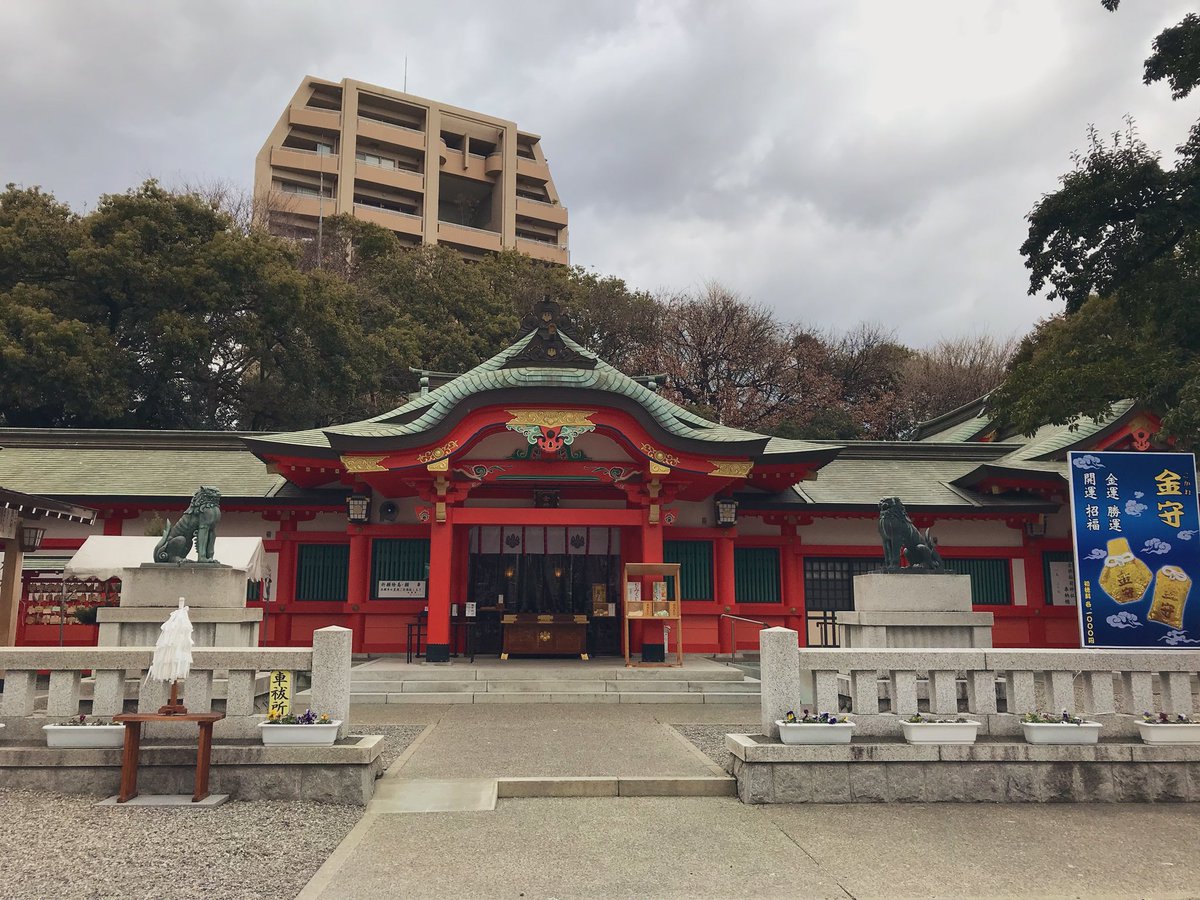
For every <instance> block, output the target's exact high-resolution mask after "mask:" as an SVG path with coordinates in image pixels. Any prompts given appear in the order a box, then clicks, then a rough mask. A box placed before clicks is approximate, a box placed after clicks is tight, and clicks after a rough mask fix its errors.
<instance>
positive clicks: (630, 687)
mask: <svg viewBox="0 0 1200 900" xmlns="http://www.w3.org/2000/svg"><path fill="white" fill-rule="evenodd" d="M350 692H351V693H352V694H378V693H383V694H456V693H462V694H477V693H489V694H494V693H535V694H536V693H548V694H606V693H618V694H626V693H639V694H661V693H672V694H683V693H692V692H700V693H721V694H755V695H757V694H758V693H759V683H758V682H757V681H753V680H748V681H542V680H532V679H530V680H522V681H408V680H395V681H357V680H355V681H352V682H351V683H350Z"/></svg>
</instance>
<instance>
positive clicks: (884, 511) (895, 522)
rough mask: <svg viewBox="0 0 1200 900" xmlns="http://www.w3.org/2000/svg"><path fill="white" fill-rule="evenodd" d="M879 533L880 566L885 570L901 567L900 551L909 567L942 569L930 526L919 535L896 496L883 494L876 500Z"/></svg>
mask: <svg viewBox="0 0 1200 900" xmlns="http://www.w3.org/2000/svg"><path fill="white" fill-rule="evenodd" d="M879 536H880V537H881V538H883V566H884V568H885V569H899V568H900V552H901V551H904V557H905V559H907V560H908V566H909V568H911V569H925V570H939V569H943V568H944V566H943V565H942V558H941V557H940V556H939V555H938V552H937V541H935V540H934V539H933V536H932V535H930V533H929V529H928V528H926V529H925V533H924V534H922V533H921V532H920V531H918V530H917V526H916V525H914V524H913V523H912V519H910V518H909V517H908V513H907V512H905V510H904V504H903V503H902V502H900V498H899V497H885V498H884V499H883V500H880V501H879Z"/></svg>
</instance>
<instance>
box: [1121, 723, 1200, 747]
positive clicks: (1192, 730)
mask: <svg viewBox="0 0 1200 900" xmlns="http://www.w3.org/2000/svg"><path fill="white" fill-rule="evenodd" d="M1137 727H1138V732H1139V733H1140V734H1141V736H1142V743H1143V744H1200V722H1189V723H1187V724H1179V725H1159V724H1157V723H1155V722H1138V723H1137Z"/></svg>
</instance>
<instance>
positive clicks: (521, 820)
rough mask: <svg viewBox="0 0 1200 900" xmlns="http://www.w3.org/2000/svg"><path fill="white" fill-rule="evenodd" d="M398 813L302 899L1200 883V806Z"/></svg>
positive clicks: (1118, 891)
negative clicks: (414, 817) (403, 819)
mask: <svg viewBox="0 0 1200 900" xmlns="http://www.w3.org/2000/svg"><path fill="white" fill-rule="evenodd" d="M395 821H396V820H395V817H392V816H376V817H367V818H366V819H364V820H363V823H362V825H361V832H360V835H359V839H358V840H357V841H355V842H354V846H353V847H349V848H345V852H342V850H343V848H339V851H338V853H336V854H335V857H337V859H336V860H335V859H334V858H332V857H331V862H336V865H334V866H331V867H330V868H329V870H328V871H327V870H326V869H323V870H322V874H323V875H324V876H325V877H324V878H320V877H319V878H316V879H314V880H313V882H311V883H310V886H309V888H306V889H305V891H304V892H303V893H301V895H300V900H314V898H318V897H320V898H324V900H342V898H345V897H354V898H363V900H370V898H376V897H378V898H384V897H393V896H397V895H398V892H399V891H400V890H401V888H400V886H403V887H402V892H403V895H404V896H405V897H417V898H426V897H429V898H433V897H455V898H457V897H477V896H478V897H484V896H486V897H514V898H515V897H519V896H522V895H523V896H525V897H563V898H566V897H595V898H625V897H656V898H676V897H723V898H724V897H728V898H743V897H745V898H766V897H784V896H804V897H816V898H826V897H838V898H842V900H844V898H846V897H847V896H852V897H855V898H860V900H866V898H875V897H887V898H892V897H1088V898H1100V897H1156V898H1174V897H1189V896H1195V894H1196V892H1195V890H1194V887H1195V885H1196V884H1197V882H1198V881H1200V856H1197V855H1196V854H1195V852H1194V848H1195V847H1196V846H1197V845H1200V811H1193V810H1191V809H1190V808H1184V807H1170V808H1162V807H1153V806H1144V805H1138V804H1135V805H1128V806H1121V807H1115V806H1110V805H1104V804H1098V805H1059V806H1021V805H1007V804H987V805H981V804H940V805H937V806H934V805H929V806H920V805H908V806H899V807H898V806H888V805H874V806H870V807H866V806H780V807H770V808H762V807H748V806H742V805H741V804H739V803H738V802H737V801H736V800H733V799H725V798H695V799H692V798H636V797H624V798H622V797H593V798H579V799H576V798H561V799H543V800H501V801H500V802H499V803H498V804H497V806H496V809H495V811H493V812H490V813H489V812H480V813H451V814H446V815H438V816H429V817H424V818H422V819H421V827H420V828H411V827H397V825H396V824H395ZM356 830H358V829H356ZM349 843H350V841H349V839H348V840H347V844H349ZM343 847H345V845H343ZM481 847H487V848H492V851H493V852H490V853H488V857H487V861H486V864H483V862H482V861H481V859H480V856H479V848H481ZM1114 848H1119V850H1118V851H1116V852H1114Z"/></svg>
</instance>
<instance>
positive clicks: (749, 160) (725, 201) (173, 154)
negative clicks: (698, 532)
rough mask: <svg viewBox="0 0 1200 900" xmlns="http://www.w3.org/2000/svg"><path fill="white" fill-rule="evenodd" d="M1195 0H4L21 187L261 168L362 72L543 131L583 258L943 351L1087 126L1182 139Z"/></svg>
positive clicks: (975, 327) (75, 191)
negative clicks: (1172, 56)
mask: <svg viewBox="0 0 1200 900" xmlns="http://www.w3.org/2000/svg"><path fill="white" fill-rule="evenodd" d="M1186 11H1187V4H1183V3H1176V2H1160V0H1155V2H1141V3H1135V2H1133V0H1126V2H1125V4H1124V5H1123V7H1122V9H1121V10H1120V11H1119V12H1118V13H1115V14H1110V13H1107V12H1105V11H1104V10H1103V9H1102V8H1101V7H1100V3H1099V0H1071V2H1067V0H1053V2H1052V0H1003V2H982V0H977V2H968V0H945V2H903V3H901V2H894V0H888V2H884V0H873V2H865V0H858V2H849V0H837V2H834V0H829V2H799V0H778V2H748V0H736V2H734V0H723V2H716V0H708V2H687V0H643V2H632V0H629V2H625V0H572V2H562V0H560V2H551V0H545V2H533V0H528V2H517V0H505V2H502V3H494V2H482V0H479V2H475V0H470V2H449V0H444V2H432V3H431V2H423V3H407V2H398V0H389V2H371V0H355V2H352V3H343V2H338V3H333V2H322V3H318V2H308V0H286V2H283V0H279V2H262V0H257V2H244V0H205V2H190V0H189V2H169V0H156V2H153V3H151V2H148V0H147V2H140V3H135V2H104V0H88V2H67V0H36V2H34V0H8V2H4V3H3V4H0V77H2V83H3V84H4V90H3V92H2V93H0V129H2V133H0V183H3V182H8V181H14V182H17V183H19V184H24V185H34V184H39V185H42V186H43V187H44V188H45V189H47V190H49V191H51V192H53V193H54V194H56V195H57V196H58V197H59V198H60V199H63V200H66V201H68V202H70V203H71V204H72V205H74V206H76V207H77V208H79V209H85V208H87V207H88V206H89V205H94V203H95V199H96V198H97V197H98V196H99V195H100V194H102V193H106V192H112V191H122V190H125V189H127V188H128V187H130V186H131V185H133V184H136V183H138V182H140V181H141V180H142V179H144V178H146V177H149V176H156V177H159V178H161V179H163V180H164V181H167V182H168V183H178V182H180V181H185V180H186V181H191V182H195V181H202V180H212V179H228V180H231V181H234V182H237V183H239V184H242V185H245V186H246V187H247V188H248V187H250V185H251V183H252V181H253V163H254V156H255V154H256V153H257V152H258V150H259V148H260V147H261V145H262V143H263V141H264V139H265V138H266V136H267V133H268V131H269V130H270V128H271V127H272V125H273V124H274V122H275V120H276V119H277V118H278V116H279V114H280V112H281V111H282V110H283V108H284V106H285V104H286V103H287V101H288V99H289V98H290V97H291V95H292V93H293V92H294V91H295V89H296V87H297V86H298V85H299V83H300V80H301V79H302V78H303V76H304V75H306V74H310V75H317V76H320V77H323V78H328V79H331V80H340V79H341V78H344V77H351V78H358V79H361V80H364V81H369V82H373V83H376V84H380V85H384V86H387V87H391V88H397V89H400V88H403V85H404V66H405V57H407V60H408V90H409V91H410V92H411V93H415V94H420V95H422V96H426V97H430V98H434V99H437V100H442V101H445V102H448V103H452V104H455V105H457V106H462V107H466V108H468V109H473V110H477V111H480V112H484V113H488V114H491V115H496V116H500V117H503V118H508V119H512V120H514V121H516V122H517V124H518V125H519V126H520V127H521V128H523V129H526V130H529V131H533V132H536V133H538V134H540V135H542V139H543V149H544V150H545V153H546V155H547V157H548V159H549V161H550V166H551V172H552V174H553V176H554V180H555V183H556V185H557V187H558V190H559V194H560V196H561V197H562V198H563V202H564V203H565V205H566V206H567V207H568V209H569V211H570V243H571V259H572V262H574V263H576V264H579V265H582V266H585V267H588V268H591V269H595V270H597V271H599V272H601V273H604V274H611V275H618V276H621V277H623V278H625V279H626V280H627V281H628V282H629V283H630V284H631V285H632V286H634V287H638V288H645V289H648V290H656V291H657V290H664V291H676V290H687V289H690V288H695V287H697V286H699V285H700V284H702V283H703V282H704V281H705V280H708V279H716V280H719V281H721V282H723V283H724V284H725V285H727V286H728V287H730V288H732V289H734V290H736V291H738V292H739V293H741V294H742V295H743V296H745V297H747V298H749V299H752V300H755V301H759V302H762V303H766V304H768V305H770V306H771V307H773V308H774V309H775V310H776V311H777V313H778V315H779V316H780V317H781V318H783V319H785V320H788V321H802V322H806V323H809V324H812V325H816V326H821V327H826V328H833V329H841V328H846V327H849V326H852V325H853V324H855V323H856V322H858V321H861V320H873V321H879V322H883V323H885V324H887V325H889V326H891V327H893V328H895V329H896V331H897V333H898V335H899V336H900V338H901V339H903V340H906V341H908V342H910V343H913V344H925V343H929V342H931V341H932V340H935V339H937V338H939V337H943V336H952V335H958V334H963V333H968V332H975V331H988V332H991V333H995V334H997V335H1009V334H1023V333H1024V332H1026V331H1028V330H1029V328H1030V327H1031V326H1032V325H1033V324H1034V322H1035V321H1036V320H1037V319H1038V318H1039V317H1042V316H1045V315H1048V314H1050V313H1052V312H1054V311H1055V307H1054V306H1053V304H1051V303H1049V302H1047V301H1046V300H1044V299H1042V298H1037V297H1029V296H1027V295H1026V289H1027V277H1026V270H1025V268H1024V266H1023V261H1022V259H1021V257H1020V255H1019V254H1018V252H1017V248H1018V247H1019V246H1020V244H1021V242H1022V240H1023V239H1024V235H1025V223H1024V218H1023V217H1024V215H1025V214H1026V213H1027V212H1028V211H1029V209H1030V207H1031V206H1032V205H1033V203H1034V202H1035V201H1036V200H1037V198H1038V197H1039V196H1040V195H1041V194H1042V193H1044V192H1047V191H1050V190H1053V189H1054V187H1055V184H1056V180H1057V178H1058V176H1059V175H1060V174H1062V173H1063V172H1064V171H1066V170H1067V169H1068V168H1069V165H1070V162H1069V155H1070V153H1071V151H1072V150H1074V149H1078V148H1080V147H1082V146H1083V145H1084V141H1085V137H1084V136H1085V129H1086V127H1087V125H1088V123H1094V124H1095V125H1096V126H1097V127H1098V128H1100V129H1101V131H1104V132H1111V131H1114V130H1116V129H1119V128H1121V127H1122V117H1123V116H1125V115H1126V114H1129V115H1132V116H1133V117H1134V118H1135V119H1136V121H1137V124H1138V129H1139V131H1140V133H1141V135H1142V137H1143V138H1144V139H1145V140H1146V141H1147V143H1149V144H1150V146H1152V147H1155V148H1158V149H1161V150H1163V151H1164V152H1166V153H1168V154H1169V153H1170V151H1171V149H1172V148H1173V147H1174V146H1175V145H1176V144H1178V143H1180V142H1181V141H1182V140H1183V138H1184V136H1185V133H1186V130H1187V127H1188V125H1189V124H1190V123H1191V122H1192V121H1194V120H1195V119H1196V118H1197V110H1196V102H1195V100H1194V99H1189V100H1185V101H1181V102H1175V103H1173V102H1172V101H1171V100H1170V96H1169V90H1168V89H1167V88H1166V87H1164V86H1163V85H1161V84H1160V85H1156V86H1154V87H1145V86H1143V85H1142V83H1141V68H1142V61H1143V60H1144V58H1145V57H1146V56H1147V54H1148V53H1149V50H1150V43H1151V41H1152V39H1153V37H1154V36H1155V35H1156V34H1157V33H1158V32H1159V31H1160V30H1161V29H1162V28H1163V27H1164V26H1165V25H1168V24H1172V23H1174V22H1176V21H1178V20H1179V19H1180V18H1181V17H1182V15H1183V14H1184V12H1186Z"/></svg>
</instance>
